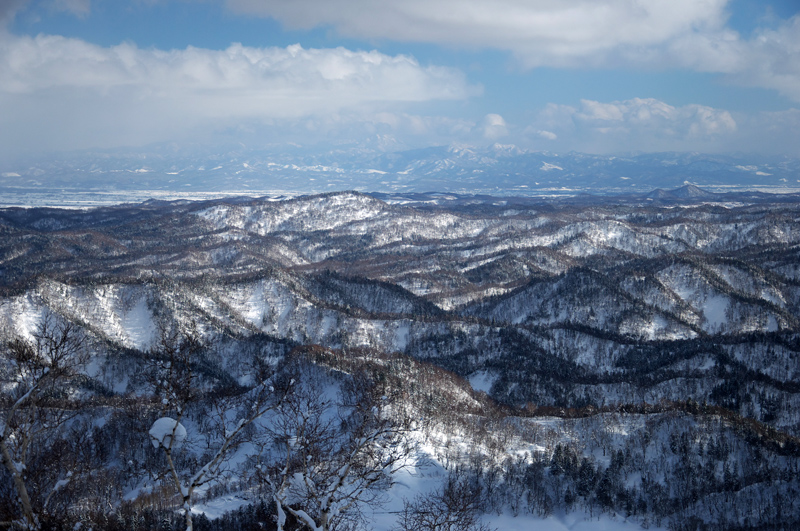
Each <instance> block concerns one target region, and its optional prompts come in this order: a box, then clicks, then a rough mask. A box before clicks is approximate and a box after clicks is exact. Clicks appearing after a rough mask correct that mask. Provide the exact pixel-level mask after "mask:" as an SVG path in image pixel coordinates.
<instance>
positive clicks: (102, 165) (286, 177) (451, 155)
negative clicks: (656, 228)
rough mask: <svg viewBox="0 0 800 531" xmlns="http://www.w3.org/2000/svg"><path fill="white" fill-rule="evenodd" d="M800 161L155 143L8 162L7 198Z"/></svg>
mask: <svg viewBox="0 0 800 531" xmlns="http://www.w3.org/2000/svg"><path fill="white" fill-rule="evenodd" d="M799 169H800V161H799V160H796V159H790V158H764V157H756V156H747V155H704V154H698V153H650V154H633V155H627V156H607V155H591V154H584V153H562V154H556V153H549V152H537V151H526V150H523V149H520V148H518V147H516V146H512V145H501V144H494V145H491V146H488V147H471V146H441V147H429V148H423V149H412V150H405V151H387V150H385V149H376V148H375V147H374V146H358V145H344V146H313V147H301V146H294V145H286V146H280V145H278V146H267V147H258V148H254V147H246V146H242V145H236V146H231V147H228V148H226V149H222V148H215V149H213V150H212V149H203V148H202V147H199V146H198V147H185V146H184V147H177V146H172V145H163V146H162V145H159V146H153V147H152V148H150V149H144V150H136V151H110V152H78V153H71V154H65V155H61V156H55V157H52V158H50V159H37V160H31V161H23V162H16V163H13V164H12V163H8V165H7V166H4V167H2V168H0V189H3V190H4V193H9V194H10V193H14V194H18V193H24V192H35V191H38V192H47V191H52V190H76V191H77V190H81V191H87V190H88V191H105V192H108V191H134V190H140V191H141V190H151V191H161V192H165V191H172V192H182V193H186V192H194V193H200V192H222V191H230V190H239V191H243V192H244V191H247V190H253V191H272V192H291V193H320V192H327V191H331V190H346V189H356V190H364V191H382V192H428V191H431V190H437V191H442V192H462V193H464V192H469V193H491V194H493V195H542V194H553V193H570V192H571V193H575V192H576V191H581V190H594V191H600V190H606V191H612V192H615V193H619V192H625V191H633V192H643V191H651V190H653V189H654V188H676V187H679V186H682V185H684V184H685V183H691V184H694V185H699V186H714V187H721V189H722V188H726V187H739V188H748V187H749V188H752V187H767V188H769V187H772V188H797V187H798V178H797V176H798V170H799Z"/></svg>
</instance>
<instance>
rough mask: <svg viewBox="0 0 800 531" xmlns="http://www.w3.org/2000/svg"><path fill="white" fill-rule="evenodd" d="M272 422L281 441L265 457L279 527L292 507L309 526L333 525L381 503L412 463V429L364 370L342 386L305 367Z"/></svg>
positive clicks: (316, 529) (320, 530)
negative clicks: (396, 414) (393, 412)
mask: <svg viewBox="0 0 800 531" xmlns="http://www.w3.org/2000/svg"><path fill="white" fill-rule="evenodd" d="M295 378H297V379H298V380H299V381H298V382H297V384H296V388H295V389H294V390H293V391H294V392H293V393H292V395H291V396H290V397H288V399H287V400H286V402H285V403H284V404H283V405H282V406H281V407H280V408H278V409H277V410H276V412H275V415H274V417H273V419H272V422H271V427H270V430H271V432H272V436H273V441H274V443H275V446H274V447H273V449H272V451H271V452H267V453H265V454H264V455H262V459H263V460H265V461H266V465H261V466H259V471H261V473H262V479H263V480H264V481H266V482H267V483H268V484H269V486H270V487H271V489H272V492H273V501H274V502H275V506H276V509H277V513H278V521H277V523H278V529H279V530H281V531H282V530H283V529H284V527H285V525H286V517H287V513H288V514H291V515H292V516H294V518H295V519H296V520H297V521H298V522H299V523H300V524H301V525H302V526H303V527H305V528H307V529H310V530H313V531H327V530H329V529H335V528H336V526H337V525H339V526H341V525H342V524H343V523H344V522H345V521H352V520H354V519H357V518H358V517H359V516H360V514H361V513H360V509H361V507H362V506H363V505H365V504H376V503H380V501H381V497H382V494H381V491H380V488H381V487H388V486H390V485H391V482H392V475H393V474H394V473H395V472H397V471H398V470H399V469H400V468H402V467H403V466H405V460H406V457H407V456H408V455H409V454H410V452H411V444H410V441H409V439H408V437H407V436H406V435H407V429H406V427H405V425H404V423H402V422H398V421H397V420H396V419H392V418H391V416H390V415H389V410H390V404H389V403H390V400H389V399H388V398H386V397H383V396H375V392H376V388H375V387H374V386H373V385H372V384H371V382H369V380H368V379H367V378H366V377H365V376H361V375H357V376H354V377H350V379H349V380H347V381H346V383H345V384H344V385H343V387H342V388H340V389H339V392H338V393H337V392H336V391H335V390H334V387H335V386H334V385H331V382H330V381H326V380H325V379H324V378H319V377H318V376H317V375H314V374H311V370H310V368H306V370H305V371H304V373H303V374H301V375H298V376H296V377H295Z"/></svg>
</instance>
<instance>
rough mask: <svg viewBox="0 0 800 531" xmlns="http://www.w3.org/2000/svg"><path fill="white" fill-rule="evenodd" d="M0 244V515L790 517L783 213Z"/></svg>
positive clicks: (29, 518)
mask: <svg viewBox="0 0 800 531" xmlns="http://www.w3.org/2000/svg"><path fill="white" fill-rule="evenodd" d="M0 234H2V238H0V331H1V332H2V339H3V351H2V359H0V363H2V367H0V377H1V378H2V380H1V381H0V393H1V394H0V414H2V417H0V428H2V429H3V435H2V436H3V439H2V440H3V454H4V455H3V464H4V467H3V468H2V470H1V471H0V500H2V501H0V521H7V522H13V523H14V525H17V526H18V527H22V528H27V529H60V528H63V529H78V528H83V529H88V528H91V529H156V528H158V529H184V528H186V526H187V523H188V524H189V525H191V526H193V528H196V529H287V530H288V529H303V528H305V529H315V530H316V529H320V530H321V529H337V530H344V529H379V530H389V529H407V530H415V531H416V530H424V529H493V528H499V529H529V528H531V527H532V526H534V525H535V526H538V528H541V529H576V530H577V529H589V528H592V529H598V528H606V529H618V528H622V529H639V528H649V529H654V528H663V529H681V530H682V529H686V530H688V529H720V530H722V529H726V530H727V529H742V530H744V529H790V528H792V527H793V526H796V525H798V523H800V480H798V474H797V472H798V467H799V466H800V413H799V412H800V361H799V360H800V336H798V334H799V333H800V321H798V319H799V318H798V316H800V199H798V197H796V196H795V195H791V194H787V195H775V196H770V195H768V194H712V193H709V192H706V191H703V190H700V189H698V188H696V187H692V186H687V187H684V188H682V189H679V190H675V191H671V192H663V191H659V192H658V193H653V194H648V195H641V196H633V195H631V196H617V197H615V196H607V197H604V198H593V197H588V196H587V197H582V196H577V197H570V198H561V199H543V198H513V197H507V198H502V199H501V198H493V197H488V196H486V197H479V196H471V197H469V196H458V195H454V194H407V195H403V194H373V195H368V194H361V193H356V192H341V193H330V194H321V195H312V196H302V197H297V198H294V199H284V200H280V201H276V200H270V199H269V198H262V199H254V198H249V197H240V198H229V199H214V200H208V201H196V202H193V201H175V202H166V201H164V202H161V201H149V202H145V203H142V204H126V205H118V206H109V207H102V208H94V209H83V210H61V209H51V208H32V209H20V208H4V209H0ZM165 419H167V420H165ZM23 488H24V490H25V491H26V493H27V494H26V495H25V496H27V497H28V498H29V499H28V501H27V502H25V500H24V499H23V498H25V496H20V492H21V489H23ZM456 502H459V503H456ZM427 513H435V514H442V515H448V516H451V517H452V518H453V520H452V522H451V523H450V524H448V523H446V522H433V521H428V520H425V519H424V518H423V517H422V516H421V515H424V514H427ZM459 518H460V519H459ZM454 522H456V523H454ZM448 525H450V526H451V527H447V526H448ZM78 526H80V527H78Z"/></svg>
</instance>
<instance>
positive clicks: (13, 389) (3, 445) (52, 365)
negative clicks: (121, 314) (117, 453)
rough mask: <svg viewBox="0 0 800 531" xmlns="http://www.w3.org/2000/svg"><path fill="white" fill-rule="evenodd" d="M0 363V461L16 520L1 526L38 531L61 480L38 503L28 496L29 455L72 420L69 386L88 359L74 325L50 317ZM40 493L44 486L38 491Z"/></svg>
mask: <svg viewBox="0 0 800 531" xmlns="http://www.w3.org/2000/svg"><path fill="white" fill-rule="evenodd" d="M2 349H3V356H2V359H0V363H1V364H2V366H0V423H2V424H0V454H2V455H1V456H0V457H1V458H2V463H3V466H5V468H6V470H7V471H8V473H9V474H10V476H11V478H12V481H13V484H14V490H15V491H16V493H17V498H18V502H19V510H20V512H21V515H20V517H19V518H16V519H14V520H11V521H9V522H2V524H5V526H10V527H15V528H18V529H39V527H40V515H41V513H42V511H44V510H45V509H46V507H47V502H48V501H49V499H50V496H52V494H53V493H54V492H55V491H57V490H58V488H60V487H61V486H63V481H68V478H67V479H64V480H62V481H60V482H58V483H56V485H55V486H54V487H53V491H52V492H51V493H50V494H49V495H47V496H45V497H44V499H41V498H42V496H39V497H38V498H40V499H35V498H34V497H32V496H31V493H30V490H29V489H30V486H29V485H28V484H27V482H26V480H27V477H28V476H29V473H28V471H27V468H28V467H27V464H28V460H29V457H30V455H31V453H32V452H33V451H35V450H41V448H38V447H37V445H41V444H43V442H44V441H45V439H46V437H47V435H48V434H50V433H52V432H54V431H55V430H57V429H58V428H59V427H60V426H62V425H63V424H64V423H65V422H66V421H67V420H68V419H70V418H72V417H73V416H74V409H73V408H70V407H69V400H68V399H67V397H68V396H69V392H68V391H69V386H70V383H71V382H72V381H73V380H74V378H75V377H76V376H78V375H79V373H80V370H81V369H82V368H83V366H84V365H85V364H86V362H87V359H88V350H87V349H86V348H85V344H84V341H83V340H82V338H81V337H80V335H79V333H78V329H77V327H76V326H75V325H73V324H72V323H69V322H63V321H58V322H57V321H56V319H55V318H54V317H51V316H48V317H46V318H44V319H43V320H42V321H41V323H40V324H39V326H38V328H37V329H36V331H35V332H34V333H33V334H32V337H31V338H30V339H26V338H22V337H14V338H12V339H7V340H6V341H4V342H3V345H2ZM39 487H40V488H41V487H42V486H39Z"/></svg>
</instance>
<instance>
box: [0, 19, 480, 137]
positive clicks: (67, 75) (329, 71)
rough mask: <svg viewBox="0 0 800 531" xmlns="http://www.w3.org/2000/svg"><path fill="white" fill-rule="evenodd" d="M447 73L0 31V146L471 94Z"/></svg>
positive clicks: (346, 55)
mask: <svg viewBox="0 0 800 531" xmlns="http://www.w3.org/2000/svg"><path fill="white" fill-rule="evenodd" d="M478 91H479V89H478V88H476V87H474V86H470V85H469V84H468V83H467V81H466V78H465V77H464V75H463V74H462V73H461V72H460V71H458V70H456V69H451V68H444V67H437V66H421V65H420V64H419V63H418V62H417V61H416V60H415V59H413V58H411V57H408V56H404V55H397V56H389V55H385V54H382V53H379V52H375V51H371V52H364V51H351V50H348V49H345V48H333V49H305V48H303V47H301V46H299V45H294V46H289V47H286V48H252V47H245V46H242V45H239V44H233V45H231V46H230V47H228V48H227V49H225V50H220V51H217V50H208V49H202V48H194V47H188V48H186V49H183V50H171V51H163V50H157V49H140V48H138V47H137V46H135V45H134V44H130V43H123V44H120V45H118V46H112V47H101V46H96V45H93V44H90V43H87V42H85V41H82V40H79V39H69V38H64V37H60V36H48V35H40V36H37V37H33V38H31V37H19V36H14V35H10V34H7V33H6V34H0V113H1V114H2V115H3V117H4V118H3V120H2V122H0V141H1V142H2V144H3V145H4V146H5V149H6V150H9V149H12V150H13V149H21V148H23V147H24V146H26V145H31V144H38V145H39V146H40V147H44V148H56V149H69V148H77V147H83V146H84V145H86V146H88V145H92V146H98V145H99V146H113V145H120V144H125V143H142V142H152V141H159V140H166V139H171V138H172V137H173V136H174V135H178V136H180V135H181V134H183V133H186V132H187V131H191V130H194V129H195V128H197V127H216V128H219V127H226V126H229V125H231V124H233V123H236V122H237V121H239V120H242V119H247V120H253V119H262V120H269V119H297V118H302V117H308V116H321V115H331V114H335V113H338V112H341V111H348V112H354V111H358V110H363V111H366V110H371V109H374V108H376V107H379V108H392V107H393V106H394V107H402V106H404V105H408V104H413V103H420V102H429V101H435V100H458V99H464V98H467V97H469V96H470V95H473V94H476V93H477V92H478Z"/></svg>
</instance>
